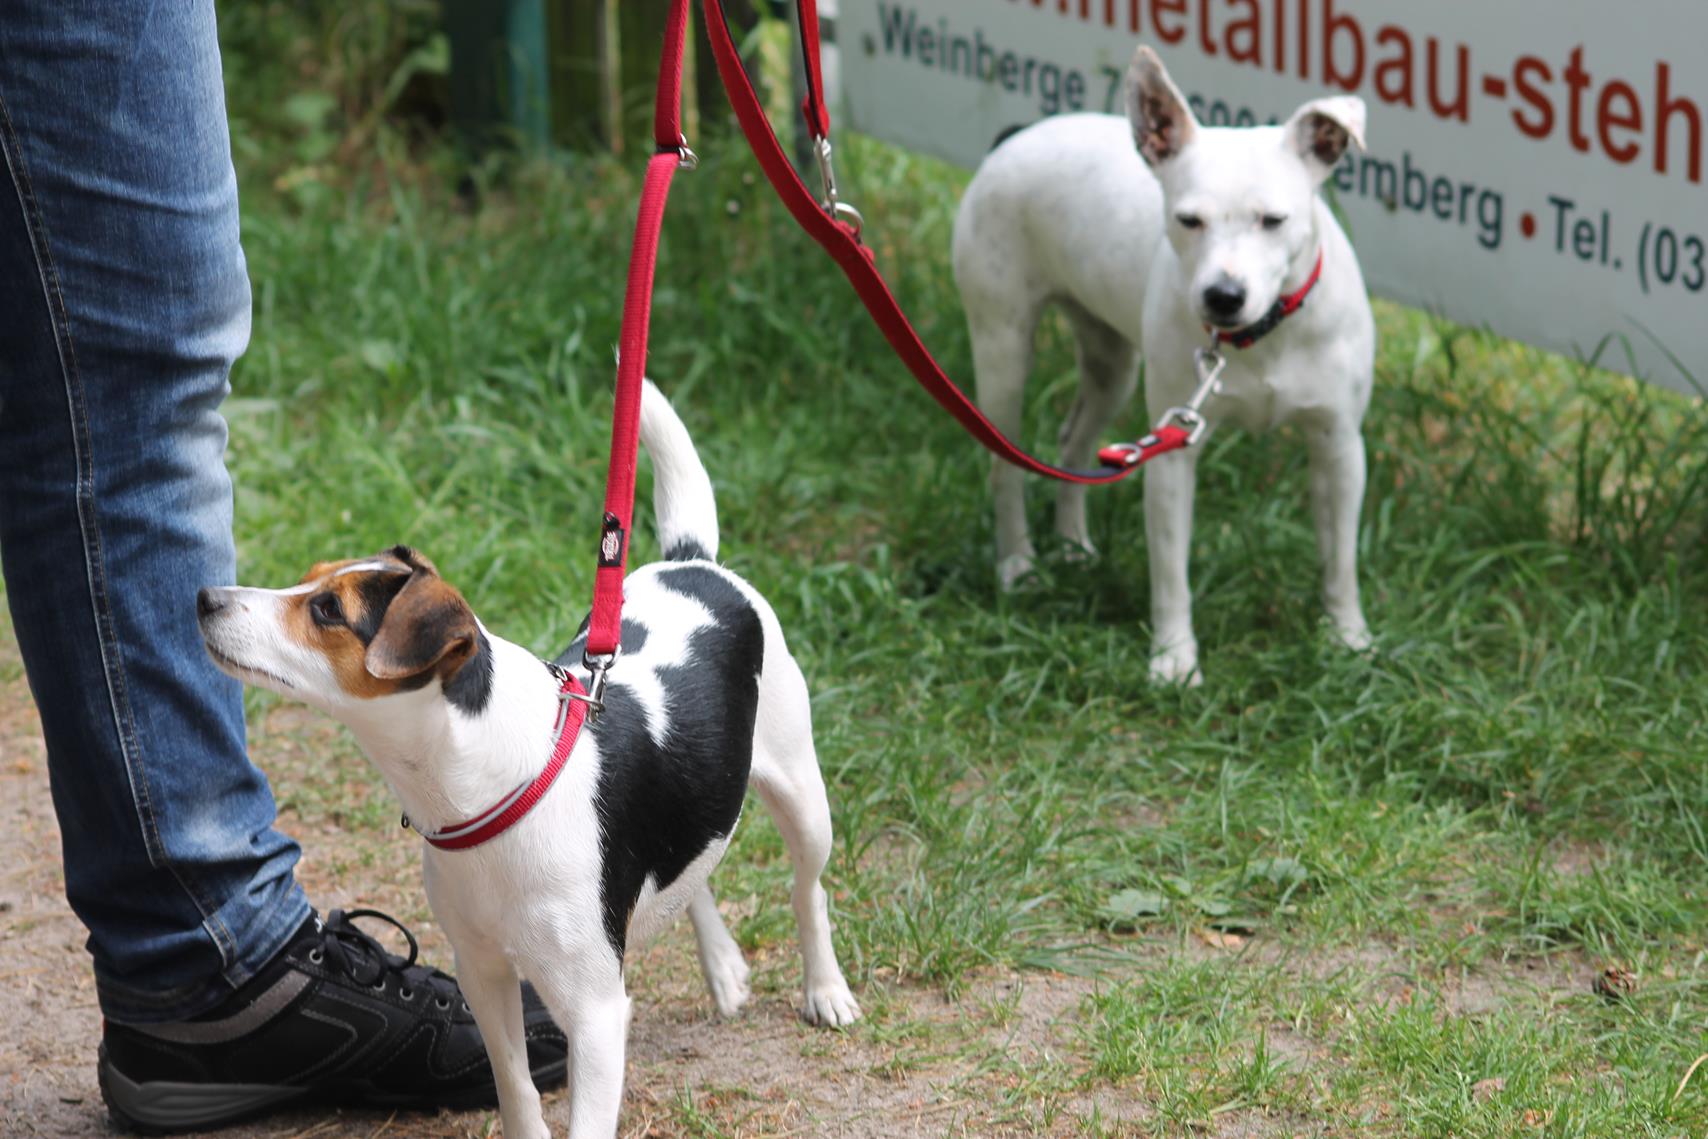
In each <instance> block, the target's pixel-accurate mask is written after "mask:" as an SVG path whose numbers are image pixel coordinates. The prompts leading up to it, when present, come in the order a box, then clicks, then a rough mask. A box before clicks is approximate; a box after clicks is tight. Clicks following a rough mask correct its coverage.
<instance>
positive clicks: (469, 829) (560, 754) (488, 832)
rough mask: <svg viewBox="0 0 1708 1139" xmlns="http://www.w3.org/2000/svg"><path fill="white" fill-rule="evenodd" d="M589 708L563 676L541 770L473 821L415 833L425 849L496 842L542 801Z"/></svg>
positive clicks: (406, 818) (577, 685) (570, 678)
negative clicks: (549, 744)
mask: <svg viewBox="0 0 1708 1139" xmlns="http://www.w3.org/2000/svg"><path fill="white" fill-rule="evenodd" d="M590 707H591V705H590V704H589V703H588V700H587V693H586V691H585V690H584V689H583V688H582V687H581V682H580V681H578V680H576V679H575V677H573V676H571V675H570V674H569V673H567V672H566V673H564V674H563V685H562V687H560V688H559V689H558V713H557V723H555V724H554V725H552V734H553V735H554V736H555V737H556V738H557V744H556V746H554V747H553V748H552V755H551V758H550V759H548V760H546V766H545V769H544V770H542V771H541V772H540V773H539V774H538V775H536V776H534V778H533V779H532V780H530V781H529V782H527V783H521V784H518V785H517V786H516V787H515V788H514V789H513V790H512V791H511V792H510V793H509V794H508V795H506V796H504V798H502V799H500V800H498V802H496V803H494V804H493V805H492V806H490V807H488V808H487V809H486V810H484V811H482V812H481V813H480V814H478V815H476V816H475V817H474V818H472V819H466V820H464V821H463V822H460V823H453V824H452V825H450V826H448V827H440V828H439V829H438V830H435V831H421V832H419V833H420V835H421V837H422V838H424V839H426V840H427V845H429V846H436V847H438V848H439V849H440V850H467V849H469V848H470V847H472V846H479V845H480V844H481V843H483V842H490V841H491V840H493V839H495V838H497V837H498V836H499V835H501V834H503V833H504V832H505V831H507V830H509V829H510V828H511V827H512V826H514V825H515V824H516V822H517V820H519V819H520V818H521V817H522V816H523V815H525V814H527V813H528V812H529V811H531V810H533V808H534V804H535V803H538V802H539V801H540V800H541V799H543V798H544V797H545V794H546V792H547V791H550V790H551V787H552V784H553V783H555V782H557V777H558V776H559V775H561V774H562V773H563V766H564V764H565V763H566V762H568V760H569V753H570V752H571V751H572V750H573V749H574V748H575V738H576V736H577V735H579V734H580V732H581V723H582V721H583V720H584V719H585V718H586V716H587V711H588V709H589V708H590ZM403 825H404V826H405V827H408V826H410V822H409V816H408V815H405V816H403Z"/></svg>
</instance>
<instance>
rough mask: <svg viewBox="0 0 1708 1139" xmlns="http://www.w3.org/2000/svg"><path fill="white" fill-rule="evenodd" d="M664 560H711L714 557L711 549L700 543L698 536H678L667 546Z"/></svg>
mask: <svg viewBox="0 0 1708 1139" xmlns="http://www.w3.org/2000/svg"><path fill="white" fill-rule="evenodd" d="M664 560H665V561H667V562H709V561H712V560H713V559H712V554H711V551H710V550H708V549H706V547H704V546H702V545H700V541H699V539H698V538H678V539H677V540H676V541H674V542H672V543H670V545H669V546H667V547H665V550H664Z"/></svg>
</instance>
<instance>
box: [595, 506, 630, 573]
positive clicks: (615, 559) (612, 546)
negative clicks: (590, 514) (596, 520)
mask: <svg viewBox="0 0 1708 1139" xmlns="http://www.w3.org/2000/svg"><path fill="white" fill-rule="evenodd" d="M626 537H627V535H626V534H625V533H624V532H623V524H622V522H621V520H619V519H618V518H617V516H616V515H615V514H607V515H605V533H604V535H603V536H602V537H601V538H600V539H599V565H600V566H601V567H608V566H620V565H622V564H623V547H624V540H625V538H626Z"/></svg>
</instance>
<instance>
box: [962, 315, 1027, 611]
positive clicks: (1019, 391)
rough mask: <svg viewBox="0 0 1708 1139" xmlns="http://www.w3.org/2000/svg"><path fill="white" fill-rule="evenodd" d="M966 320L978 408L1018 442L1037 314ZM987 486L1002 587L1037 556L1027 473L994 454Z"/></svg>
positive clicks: (1008, 585) (1011, 582) (1017, 577)
mask: <svg viewBox="0 0 1708 1139" xmlns="http://www.w3.org/2000/svg"><path fill="white" fill-rule="evenodd" d="M968 325H969V327H970V329H971V332H972V341H973V377H974V379H975V380H976V381H977V384H978V401H979V410H980V411H982V412H984V414H985V417H986V418H988V419H989V420H990V421H991V423H992V424H994V425H995V427H996V429H997V430H998V431H1001V432H1002V433H1003V434H1004V435H1006V436H1008V437H1009V438H1010V439H1014V440H1016V441H1018V437H1019V433H1020V421H1021V413H1022V409H1023V407H1024V404H1025V395H1026V377H1027V375H1028V374H1029V373H1030V372H1031V371H1032V338H1033V335H1034V333H1035V332H1036V330H1037V327H1038V314H1037V312H1035V311H1034V312H1031V313H1027V314H1023V315H1020V316H1014V315H1012V314H1009V313H1003V314H1001V316H999V317H998V318H995V319H986V318H980V317H976V316H973V315H972V314H971V313H969V315H968ZM990 488H991V492H992V495H993V497H994V499H995V504H996V575H997V579H998V581H999V582H1000V583H1001V585H1002V588H1003V589H1012V588H1014V586H1015V584H1016V583H1018V582H1019V581H1020V579H1021V578H1023V577H1025V576H1026V575H1027V574H1028V573H1030V572H1031V570H1032V565H1033V562H1034V561H1035V559H1036V556H1037V554H1036V551H1035V550H1034V549H1033V548H1032V535H1031V533H1030V531H1029V530H1028V528H1027V526H1026V476H1025V474H1024V473H1023V472H1022V471H1021V470H1020V468H1019V467H1016V466H1014V465H1013V464H1011V463H1005V462H1003V461H1002V460H1001V459H997V458H992V459H991V467H990Z"/></svg>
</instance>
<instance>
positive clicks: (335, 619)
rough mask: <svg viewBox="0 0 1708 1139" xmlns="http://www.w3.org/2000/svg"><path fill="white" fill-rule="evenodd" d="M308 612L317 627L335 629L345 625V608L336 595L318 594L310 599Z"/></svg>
mask: <svg viewBox="0 0 1708 1139" xmlns="http://www.w3.org/2000/svg"><path fill="white" fill-rule="evenodd" d="M308 612H309V616H311V617H313V618H314V623H315V624H316V625H322V626H325V627H327V628H335V627H337V626H339V625H342V624H343V623H344V606H342V605H340V604H339V603H338V595H337V594H336V593H317V594H315V595H314V596H313V597H311V598H309V599H308Z"/></svg>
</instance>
